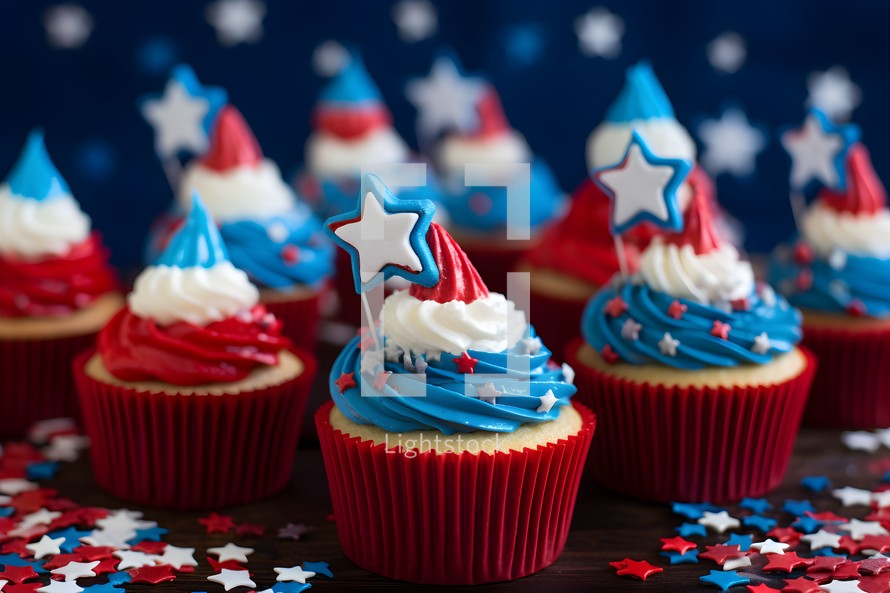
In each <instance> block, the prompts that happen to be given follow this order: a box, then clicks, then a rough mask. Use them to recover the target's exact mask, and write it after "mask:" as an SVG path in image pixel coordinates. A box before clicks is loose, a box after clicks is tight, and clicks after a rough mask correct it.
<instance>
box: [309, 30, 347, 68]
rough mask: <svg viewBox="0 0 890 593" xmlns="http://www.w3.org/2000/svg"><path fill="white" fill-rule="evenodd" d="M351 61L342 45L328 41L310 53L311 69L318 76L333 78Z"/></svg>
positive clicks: (331, 40)
mask: <svg viewBox="0 0 890 593" xmlns="http://www.w3.org/2000/svg"><path fill="white" fill-rule="evenodd" d="M350 59H351V57H350V55H349V51H348V50H347V49H346V48H345V47H343V45H342V44H341V43H340V42H338V41H334V40H333V39H328V40H327V41H325V42H324V43H322V44H321V45H319V46H318V47H316V48H315V51H313V52H312V68H313V70H315V72H316V74H318V75H319V76H335V75H337V74H338V73H339V72H340V71H341V70H343V67H344V66H346V63H347V62H349V60H350Z"/></svg>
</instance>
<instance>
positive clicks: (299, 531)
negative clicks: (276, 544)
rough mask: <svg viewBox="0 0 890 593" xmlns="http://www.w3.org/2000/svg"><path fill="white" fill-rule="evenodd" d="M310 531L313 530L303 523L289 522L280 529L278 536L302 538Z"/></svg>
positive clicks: (282, 537)
mask: <svg viewBox="0 0 890 593" xmlns="http://www.w3.org/2000/svg"><path fill="white" fill-rule="evenodd" d="M310 531H312V530H311V529H310V528H309V527H306V525H304V524H303V523H288V524H287V525H285V526H284V527H282V528H281V529H279V530H278V537H279V538H280V539H293V540H300V539H302V538H303V536H305V535H307V534H309V532H310Z"/></svg>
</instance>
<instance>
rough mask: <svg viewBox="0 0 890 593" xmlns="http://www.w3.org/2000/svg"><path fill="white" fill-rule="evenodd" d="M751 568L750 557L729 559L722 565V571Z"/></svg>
mask: <svg viewBox="0 0 890 593" xmlns="http://www.w3.org/2000/svg"><path fill="white" fill-rule="evenodd" d="M749 566H751V557H750V556H740V557H738V558H731V559H729V560H727V561H726V562H724V563H723V570H736V569H738V568H747V567H749Z"/></svg>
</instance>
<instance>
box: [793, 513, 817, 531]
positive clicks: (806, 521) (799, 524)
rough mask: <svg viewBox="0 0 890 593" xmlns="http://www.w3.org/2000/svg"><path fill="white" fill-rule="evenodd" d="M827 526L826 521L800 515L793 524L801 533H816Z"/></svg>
mask: <svg viewBox="0 0 890 593" xmlns="http://www.w3.org/2000/svg"><path fill="white" fill-rule="evenodd" d="M824 526H825V522H824V521H819V520H817V519H813V518H812V517H798V518H797V521H795V522H794V523H792V524H791V527H793V528H794V529H796V530H798V531H800V532H801V533H815V532H816V531H818V530H819V529H821V528H822V527H824Z"/></svg>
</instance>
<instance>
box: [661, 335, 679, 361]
mask: <svg viewBox="0 0 890 593" xmlns="http://www.w3.org/2000/svg"><path fill="white" fill-rule="evenodd" d="M679 345H680V340H675V339H674V338H673V337H671V334H670V333H669V332H664V336H662V338H661V339H660V340H659V341H658V350H659V352H661V353H662V354H663V355H665V356H676V355H677V346H679Z"/></svg>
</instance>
